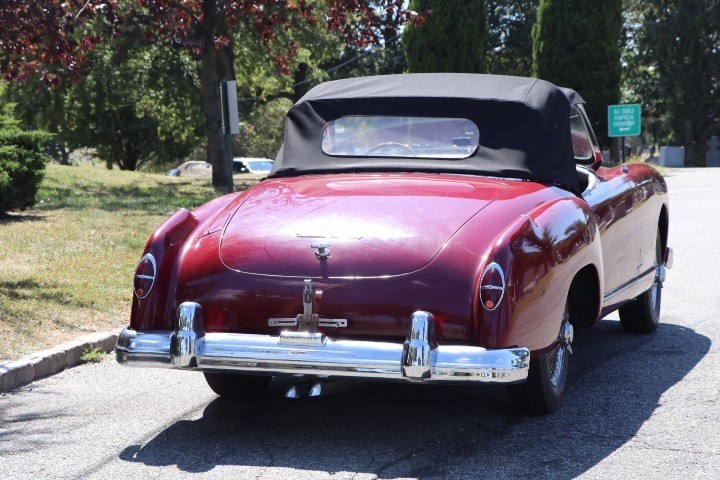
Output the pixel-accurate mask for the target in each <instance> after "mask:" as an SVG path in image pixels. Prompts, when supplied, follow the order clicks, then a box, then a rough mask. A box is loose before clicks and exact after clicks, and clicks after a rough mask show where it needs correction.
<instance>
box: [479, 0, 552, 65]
mask: <svg viewBox="0 0 720 480" xmlns="http://www.w3.org/2000/svg"><path fill="white" fill-rule="evenodd" d="M485 3H486V5H487V11H488V35H487V47H486V50H487V51H486V53H485V55H486V59H487V69H488V72H489V73H494V74H499V75H517V76H520V77H529V76H531V75H532V73H533V66H532V55H533V42H532V28H533V25H535V22H536V21H537V10H538V3H539V0H517V1H513V0H486V1H485Z"/></svg>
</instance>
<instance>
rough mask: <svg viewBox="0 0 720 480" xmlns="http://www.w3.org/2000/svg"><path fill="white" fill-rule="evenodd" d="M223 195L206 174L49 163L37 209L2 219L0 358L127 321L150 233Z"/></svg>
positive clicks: (113, 327)
mask: <svg viewBox="0 0 720 480" xmlns="http://www.w3.org/2000/svg"><path fill="white" fill-rule="evenodd" d="M237 183H238V182H236V184H237ZM252 183H254V180H245V181H244V182H243V183H242V185H241V188H247V186H248V185H249V184H252ZM236 188H237V185H236ZM222 193H224V192H218V193H216V191H215V190H214V189H213V188H212V187H211V186H210V184H209V181H208V180H199V179H196V180H189V179H183V178H176V177H167V176H164V175H156V174H146V173H137V172H122V171H118V170H112V171H109V170H107V169H105V168H102V167H89V166H88V167H65V166H60V165H48V167H47V171H46V177H45V180H44V181H43V183H42V185H41V187H40V191H39V193H38V197H37V198H38V204H37V205H36V206H35V208H34V209H32V210H28V211H25V212H20V213H17V214H12V215H11V216H10V217H8V218H3V219H0V361H2V360H7V359H14V358H18V357H20V356H22V355H24V354H26V353H30V352H33V351H36V350H39V349H42V348H48V347H51V346H53V345H57V344H59V343H62V342H64V341H67V340H70V339H72V338H75V337H77V336H79V335H82V334H85V333H88V332H94V331H103V330H109V329H115V328H119V327H123V326H125V325H127V323H128V321H129V317H130V300H131V296H132V275H133V270H134V267H135V264H136V263H137V261H138V260H139V259H140V255H141V253H142V249H143V248H144V246H145V242H146V241H147V239H148V237H149V236H150V234H151V233H152V232H153V230H155V228H157V227H158V226H159V225H160V224H161V223H162V222H163V221H165V219H167V218H168V216H170V215H171V214H173V213H174V212H175V211H176V210H177V209H178V208H181V207H184V208H188V209H191V208H194V207H197V206H198V205H201V204H202V203H204V202H206V201H208V200H210V199H212V198H214V197H216V196H218V195H220V194H222Z"/></svg>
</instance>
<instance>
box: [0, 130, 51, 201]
mask: <svg viewBox="0 0 720 480" xmlns="http://www.w3.org/2000/svg"><path fill="white" fill-rule="evenodd" d="M51 138H52V135H50V134H49V133H45V132H24V131H22V130H18V129H8V130H0V213H3V212H7V211H9V210H24V209H26V208H28V207H31V206H33V205H34V204H35V195H36V194H37V191H38V187H39V186H40V181H41V180H42V178H43V171H44V169H45V163H46V161H47V158H46V157H45V155H43V153H42V152H43V149H44V145H45V143H47V142H48V141H49V140H50V139H51Z"/></svg>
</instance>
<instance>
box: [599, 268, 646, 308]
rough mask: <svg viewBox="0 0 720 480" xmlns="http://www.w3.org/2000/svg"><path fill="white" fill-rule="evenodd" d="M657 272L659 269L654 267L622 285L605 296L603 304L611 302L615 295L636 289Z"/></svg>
mask: <svg viewBox="0 0 720 480" xmlns="http://www.w3.org/2000/svg"><path fill="white" fill-rule="evenodd" d="M656 271H657V269H656V268H655V267H652V268H650V269H648V270H647V271H645V272H643V273H641V274H640V275H639V276H637V277H635V278H633V279H632V280H630V281H629V282H625V283H623V284H622V285H620V286H619V287H617V288H615V289H614V290H611V291H610V292H608V293H606V294H605V295H603V302H605V301H607V300H609V299H610V298H612V297H614V296H615V295H617V294H619V293H622V292H624V291H625V290H627V289H628V288H631V287H634V286H635V285H637V284H638V283H640V282H642V281H643V280H646V278H647V276H648V275H653V274H655V272H656Z"/></svg>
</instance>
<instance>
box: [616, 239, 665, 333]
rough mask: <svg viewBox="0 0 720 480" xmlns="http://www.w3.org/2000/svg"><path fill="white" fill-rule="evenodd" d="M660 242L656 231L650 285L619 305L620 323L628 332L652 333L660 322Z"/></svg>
mask: <svg viewBox="0 0 720 480" xmlns="http://www.w3.org/2000/svg"><path fill="white" fill-rule="evenodd" d="M664 268H665V266H664V265H663V259H662V243H661V241H660V232H659V231H658V234H657V240H656V241H655V279H654V281H653V284H652V286H651V287H650V289H649V290H648V291H646V292H644V293H643V294H642V295H640V296H639V297H637V298H636V299H635V300H633V301H632V302H630V303H628V304H627V305H624V306H622V307H620V325H622V328H623V330H625V331H626V332H630V333H652V332H654V331H655V330H657V327H658V324H659V323H660V301H661V300H662V280H663V278H662V277H663V269H664Z"/></svg>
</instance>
